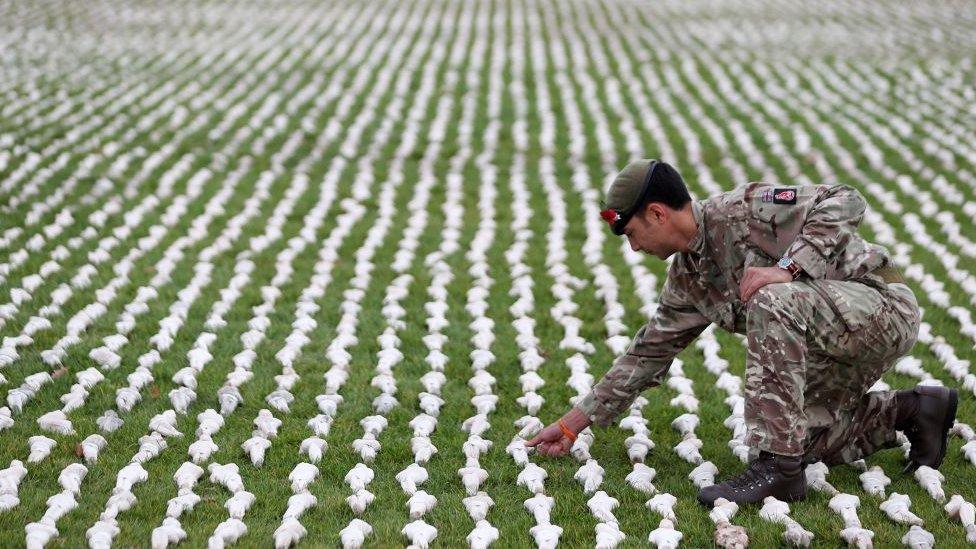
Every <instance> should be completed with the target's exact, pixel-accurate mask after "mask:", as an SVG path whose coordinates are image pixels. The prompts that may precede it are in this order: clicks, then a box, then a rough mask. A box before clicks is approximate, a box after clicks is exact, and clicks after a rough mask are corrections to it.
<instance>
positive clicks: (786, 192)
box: [763, 189, 796, 204]
mask: <svg viewBox="0 0 976 549" xmlns="http://www.w3.org/2000/svg"><path fill="white" fill-rule="evenodd" d="M763 202H766V195H765V194H763ZM773 204H796V191H795V190H793V189H773Z"/></svg>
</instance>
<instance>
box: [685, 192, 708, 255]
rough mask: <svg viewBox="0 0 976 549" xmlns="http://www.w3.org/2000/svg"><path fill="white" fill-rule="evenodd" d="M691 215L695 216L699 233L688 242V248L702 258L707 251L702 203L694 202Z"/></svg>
mask: <svg viewBox="0 0 976 549" xmlns="http://www.w3.org/2000/svg"><path fill="white" fill-rule="evenodd" d="M691 213H692V215H694V216H695V226H697V227H698V232H697V233H695V236H693V237H691V241H690V242H688V248H689V249H690V251H691V253H693V254H695V255H697V256H701V255H702V252H704V251H705V211H704V209H703V208H702V205H701V202H699V201H697V200H694V201H692V203H691Z"/></svg>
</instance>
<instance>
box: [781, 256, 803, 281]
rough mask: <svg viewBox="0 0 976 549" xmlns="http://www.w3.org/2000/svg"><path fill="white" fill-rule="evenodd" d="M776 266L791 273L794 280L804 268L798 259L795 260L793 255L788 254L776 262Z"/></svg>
mask: <svg viewBox="0 0 976 549" xmlns="http://www.w3.org/2000/svg"><path fill="white" fill-rule="evenodd" d="M776 266H777V267H779V268H780V269H783V270H784V271H786V272H788V273H790V276H792V277H793V280H796V278H797V277H798V276H800V274H802V273H803V269H802V268H801V267H800V266H799V265H798V264H797V263H796V261H793V258H792V257H790V256H788V255H784V256H783V258H782V259H780V260H779V261H778V262H777V263H776Z"/></svg>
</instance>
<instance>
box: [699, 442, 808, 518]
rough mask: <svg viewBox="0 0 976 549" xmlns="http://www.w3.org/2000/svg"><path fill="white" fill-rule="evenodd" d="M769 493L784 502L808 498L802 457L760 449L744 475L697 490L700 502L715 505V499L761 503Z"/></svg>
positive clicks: (708, 505) (710, 505) (707, 505)
mask: <svg viewBox="0 0 976 549" xmlns="http://www.w3.org/2000/svg"><path fill="white" fill-rule="evenodd" d="M766 496H773V497H775V498H776V499H780V500H783V501H799V500H802V499H804V498H806V496H807V481H806V476H805V475H804V474H803V464H802V458H801V457H800V456H781V455H778V454H771V453H769V452H759V457H758V458H757V459H756V460H755V461H753V462H752V463H750V464H749V467H748V468H746V470H745V471H743V472H742V473H741V474H739V475H737V476H734V477H732V478H730V479H728V480H726V481H725V482H721V483H719V484H713V485H711V486H706V487H705V488H702V489H701V490H700V491H699V492H698V501H699V502H701V504H702V505H705V506H706V507H712V506H713V505H714V503H715V500H717V499H718V498H725V499H727V500H729V501H733V502H735V503H737V504H739V505H742V504H744V503H757V502H760V501H762V500H763V498H765V497H766Z"/></svg>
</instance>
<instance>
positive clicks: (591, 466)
mask: <svg viewBox="0 0 976 549" xmlns="http://www.w3.org/2000/svg"><path fill="white" fill-rule="evenodd" d="M603 473H604V470H603V467H601V466H600V464H599V463H597V461H596V460H595V459H590V460H587V461H586V463H584V464H583V465H582V466H581V467H580V468H579V469H578V470H577V471H576V474H574V475H573V478H575V479H576V480H577V481H579V483H580V484H581V485H582V486H583V492H584V493H587V494H592V493H593V492H595V491H596V490H597V489H598V488H599V487H600V485H601V484H603Z"/></svg>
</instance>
